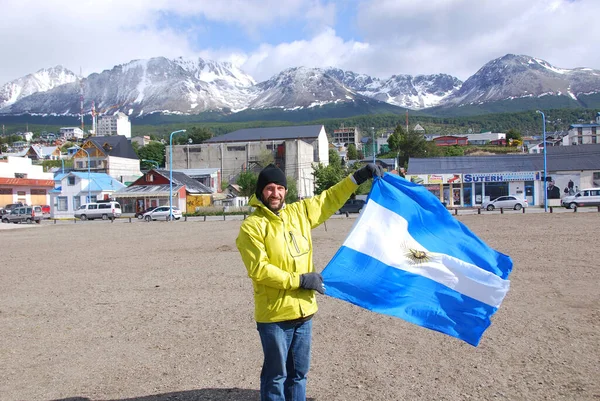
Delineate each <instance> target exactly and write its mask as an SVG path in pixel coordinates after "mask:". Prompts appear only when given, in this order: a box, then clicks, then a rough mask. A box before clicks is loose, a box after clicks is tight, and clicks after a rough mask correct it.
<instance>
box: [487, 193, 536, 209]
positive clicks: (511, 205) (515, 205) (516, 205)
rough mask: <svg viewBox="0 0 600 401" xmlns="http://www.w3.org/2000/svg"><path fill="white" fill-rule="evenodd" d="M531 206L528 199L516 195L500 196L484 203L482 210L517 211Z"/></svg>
mask: <svg viewBox="0 0 600 401" xmlns="http://www.w3.org/2000/svg"><path fill="white" fill-rule="evenodd" d="M527 206H529V203H528V202H527V199H525V198H520V197H518V196H516V195H506V196H500V197H498V198H496V199H494V200H491V201H486V202H483V204H482V205H481V207H482V208H484V209H487V210H490V211H492V210H494V209H515V210H521V209H522V208H524V207H527Z"/></svg>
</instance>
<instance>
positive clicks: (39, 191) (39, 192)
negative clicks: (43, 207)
mask: <svg viewBox="0 0 600 401" xmlns="http://www.w3.org/2000/svg"><path fill="white" fill-rule="evenodd" d="M31 195H46V190H45V189H33V188H32V189H31Z"/></svg>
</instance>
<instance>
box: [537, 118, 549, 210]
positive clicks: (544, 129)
mask: <svg viewBox="0 0 600 401" xmlns="http://www.w3.org/2000/svg"><path fill="white" fill-rule="evenodd" d="M535 112H536V113H540V114H541V115H542V135H543V136H544V212H547V211H548V188H547V185H548V182H547V179H548V178H547V177H548V170H547V167H546V166H547V165H546V148H547V146H546V115H545V114H544V113H543V112H541V111H540V110H536V111H535Z"/></svg>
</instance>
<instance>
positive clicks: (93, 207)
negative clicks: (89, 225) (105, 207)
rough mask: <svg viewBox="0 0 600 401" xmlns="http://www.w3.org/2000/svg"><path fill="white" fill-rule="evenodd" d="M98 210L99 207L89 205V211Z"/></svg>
mask: <svg viewBox="0 0 600 401" xmlns="http://www.w3.org/2000/svg"><path fill="white" fill-rule="evenodd" d="M96 209H98V205H88V210H96Z"/></svg>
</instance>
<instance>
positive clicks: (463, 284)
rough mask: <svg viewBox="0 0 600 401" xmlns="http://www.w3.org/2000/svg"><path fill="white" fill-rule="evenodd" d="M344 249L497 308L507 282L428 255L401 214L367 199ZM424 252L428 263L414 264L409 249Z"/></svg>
mask: <svg viewBox="0 0 600 401" xmlns="http://www.w3.org/2000/svg"><path fill="white" fill-rule="evenodd" d="M344 246H346V247H348V248H351V249H353V250H355V251H357V252H360V253H363V254H365V255H368V256H370V257H372V258H374V259H377V260H379V261H381V262H382V263H384V264H386V265H388V266H392V267H395V268H398V269H401V270H404V271H407V272H409V273H413V274H417V275H420V276H423V277H426V278H429V279H431V280H433V281H435V282H437V283H440V284H443V285H445V286H446V287H448V288H451V289H453V290H455V291H457V292H459V293H461V294H463V295H466V296H469V297H471V298H473V299H476V300H478V301H480V302H483V303H485V304H488V305H490V306H493V307H499V306H500V304H501V303H502V300H503V299H504V297H505V296H506V293H507V292H508V289H509V286H510V281H509V280H504V279H502V278H500V277H498V276H496V275H495V274H493V273H490V272H488V271H486V270H483V269H481V268H479V267H477V266H475V265H473V264H471V263H468V262H465V261H463V260H460V259H458V258H455V257H452V256H449V255H445V254H440V253H432V252H428V250H427V249H425V248H423V246H422V245H421V244H419V243H418V242H417V241H416V240H415V239H414V238H413V237H412V236H411V235H410V233H409V232H408V222H407V221H406V220H405V219H404V218H403V217H402V216H400V215H398V214H396V213H394V212H392V211H391V210H388V209H386V208H384V207H383V206H381V205H379V204H378V203H376V202H374V201H373V200H372V199H371V200H369V202H368V203H367V205H366V207H365V208H364V209H363V213H362V215H361V216H360V217H359V220H358V221H357V222H356V224H355V226H354V228H353V229H352V231H351V232H350V235H349V236H348V238H347V239H346V241H345V242H344ZM411 249H413V250H419V251H425V252H426V253H427V256H428V259H427V260H418V261H415V260H414V259H413V258H410V257H409V255H410V250H411Z"/></svg>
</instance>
